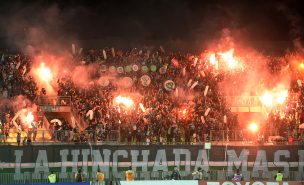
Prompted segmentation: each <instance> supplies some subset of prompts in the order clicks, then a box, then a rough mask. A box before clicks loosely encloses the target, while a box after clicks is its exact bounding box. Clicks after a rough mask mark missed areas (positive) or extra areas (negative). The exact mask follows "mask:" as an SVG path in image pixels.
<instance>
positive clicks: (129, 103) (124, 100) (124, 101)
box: [115, 95, 134, 108]
mask: <svg viewBox="0 0 304 185" xmlns="http://www.w3.org/2000/svg"><path fill="white" fill-rule="evenodd" d="M115 102H116V104H123V105H124V106H125V107H127V108H130V107H132V106H134V101H133V100H132V99H131V98H129V97H124V96H120V95H119V96H117V97H116V98H115Z"/></svg>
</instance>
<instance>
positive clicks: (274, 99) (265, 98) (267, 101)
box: [260, 89, 288, 107]
mask: <svg viewBox="0 0 304 185" xmlns="http://www.w3.org/2000/svg"><path fill="white" fill-rule="evenodd" d="M287 97H288V90H286V89H283V90H272V91H266V92H265V93H264V94H263V95H262V96H261V97H260V101H261V103H262V104H263V105H264V106H266V107H271V106H275V105H282V104H283V103H284V102H285V101H286V99H287Z"/></svg>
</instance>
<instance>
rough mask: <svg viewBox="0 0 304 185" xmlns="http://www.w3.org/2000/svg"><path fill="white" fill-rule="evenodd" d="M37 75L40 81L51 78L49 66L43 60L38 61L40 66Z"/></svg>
mask: <svg viewBox="0 0 304 185" xmlns="http://www.w3.org/2000/svg"><path fill="white" fill-rule="evenodd" d="M37 75H38V77H39V79H40V80H41V81H44V82H47V83H48V82H50V81H51V80H52V79H53V75H52V72H51V70H50V68H48V67H46V66H45V63H44V62H41V63H40V67H39V68H38V69H37Z"/></svg>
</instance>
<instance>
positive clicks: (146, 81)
mask: <svg viewBox="0 0 304 185" xmlns="http://www.w3.org/2000/svg"><path fill="white" fill-rule="evenodd" d="M140 82H141V84H142V85H143V86H145V87H147V86H149V85H150V83H151V78H150V77H149V76H148V75H143V76H142V77H141V78H140Z"/></svg>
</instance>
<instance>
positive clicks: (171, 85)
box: [164, 80, 175, 91]
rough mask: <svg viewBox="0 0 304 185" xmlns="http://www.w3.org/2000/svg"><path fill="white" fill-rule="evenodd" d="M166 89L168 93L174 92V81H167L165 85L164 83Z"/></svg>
mask: <svg viewBox="0 0 304 185" xmlns="http://www.w3.org/2000/svg"><path fill="white" fill-rule="evenodd" d="M164 88H165V89H166V90H167V91H172V90H174V88H175V83H174V82H173V81H172V80H167V81H165V83H164Z"/></svg>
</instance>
